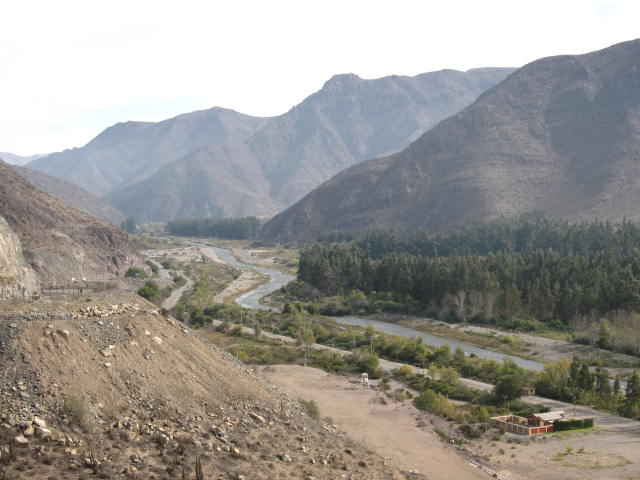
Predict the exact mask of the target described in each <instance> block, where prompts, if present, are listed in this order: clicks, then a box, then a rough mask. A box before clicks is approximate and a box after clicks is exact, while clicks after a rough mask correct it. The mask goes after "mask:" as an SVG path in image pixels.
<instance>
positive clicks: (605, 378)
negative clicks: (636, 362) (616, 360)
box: [535, 358, 640, 419]
mask: <svg viewBox="0 0 640 480" xmlns="http://www.w3.org/2000/svg"><path fill="white" fill-rule="evenodd" d="M535 387H536V392H537V393H538V394H540V395H542V396H545V397H549V398H557V399H559V400H564V401H567V402H572V403H574V404H576V403H580V404H585V405H594V406H595V407H597V408H599V409H601V410H605V411H609V412H613V413H618V414H620V415H622V416H625V417H629V418H634V419H640V377H639V376H638V373H637V372H636V371H634V372H633V375H631V377H630V379H629V381H628V382H627V385H626V388H624V389H623V388H621V382H620V379H619V378H618V377H616V379H615V381H614V382H613V383H612V382H611V381H610V379H609V375H608V373H607V371H606V370H605V368H604V367H603V366H602V363H599V364H598V365H597V367H596V370H595V371H594V372H592V371H591V370H590V369H589V364H588V363H587V362H586V361H585V360H582V359H579V358H574V359H573V360H572V361H571V360H568V359H564V360H561V361H559V362H553V363H547V364H546V365H545V367H544V370H543V371H542V372H540V374H539V375H538V378H537V380H536V383H535Z"/></svg>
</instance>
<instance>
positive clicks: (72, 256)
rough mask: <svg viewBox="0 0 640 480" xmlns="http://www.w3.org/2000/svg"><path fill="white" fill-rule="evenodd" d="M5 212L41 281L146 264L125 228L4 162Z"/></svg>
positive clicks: (0, 195)
mask: <svg viewBox="0 0 640 480" xmlns="http://www.w3.org/2000/svg"><path fill="white" fill-rule="evenodd" d="M0 216H2V217H4V218H5V219H6V221H7V223H8V224H9V226H10V228H11V229H12V230H13V231H14V232H15V233H16V234H17V236H18V238H19V239H20V243H21V244H22V250H23V253H24V258H25V259H26V260H27V262H28V263H29V264H30V265H31V267H32V268H33V269H34V270H35V271H36V273H37V274H38V276H39V278H40V280H42V281H44V282H51V281H60V282H64V281H67V282H68V281H70V280H71V278H77V279H79V278H83V277H85V278H86V279H87V280H112V279H114V278H116V277H119V276H123V275H124V272H125V271H126V270H127V269H128V268H129V267H131V266H142V265H143V264H142V262H141V260H140V259H139V257H138V256H137V252H136V250H135V248H134V246H133V245H132V244H131V242H130V241H129V238H128V236H127V234H126V233H124V232H123V231H122V230H120V229H119V228H117V227H114V226H112V225H109V224H108V223H105V222H103V221H102V220H98V219H96V218H93V217H90V216H89V215H86V214H84V213H81V212H79V211H77V210H74V209H73V208H71V207H68V206H67V205H65V204H63V203H61V202H60V201H58V200H56V199H54V198H53V197H50V196H48V195H47V194H45V193H43V192H41V191H40V190H38V189H37V188H36V187H34V186H33V185H31V184H30V183H29V182H27V180H25V179H24V178H22V177H21V176H20V175H18V173H16V172H15V171H14V170H13V169H12V168H11V167H10V166H9V165H7V164H6V163H4V162H2V161H0Z"/></svg>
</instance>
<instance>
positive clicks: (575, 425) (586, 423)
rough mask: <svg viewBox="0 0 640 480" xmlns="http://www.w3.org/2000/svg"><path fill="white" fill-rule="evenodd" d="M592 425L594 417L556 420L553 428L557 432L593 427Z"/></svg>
mask: <svg viewBox="0 0 640 480" xmlns="http://www.w3.org/2000/svg"><path fill="white" fill-rule="evenodd" d="M591 427H593V418H583V419H572V420H556V421H555V422H554V423H553V430H554V431H555V432H562V431H566V430H579V429H581V428H591Z"/></svg>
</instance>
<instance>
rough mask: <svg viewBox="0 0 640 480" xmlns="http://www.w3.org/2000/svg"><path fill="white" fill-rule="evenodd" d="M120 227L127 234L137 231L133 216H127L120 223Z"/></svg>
mask: <svg viewBox="0 0 640 480" xmlns="http://www.w3.org/2000/svg"><path fill="white" fill-rule="evenodd" d="M120 228H121V229H123V230H124V231H125V232H127V233H129V234H132V235H133V234H134V233H136V232H137V231H138V225H137V223H136V219H135V218H133V217H127V218H126V219H125V220H124V221H123V222H122V223H121V224H120Z"/></svg>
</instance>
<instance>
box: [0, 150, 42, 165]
mask: <svg viewBox="0 0 640 480" xmlns="http://www.w3.org/2000/svg"><path fill="white" fill-rule="evenodd" d="M46 156H47V155H46V154H44V155H29V156H23V155H15V154H13V153H8V152H0V159H2V160H3V161H4V162H6V163H9V164H11V165H26V164H27V163H29V162H32V161H34V160H37V159H38V158H42V157H46Z"/></svg>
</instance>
